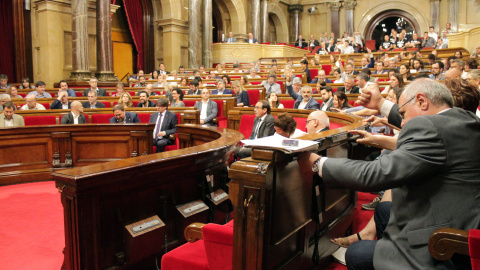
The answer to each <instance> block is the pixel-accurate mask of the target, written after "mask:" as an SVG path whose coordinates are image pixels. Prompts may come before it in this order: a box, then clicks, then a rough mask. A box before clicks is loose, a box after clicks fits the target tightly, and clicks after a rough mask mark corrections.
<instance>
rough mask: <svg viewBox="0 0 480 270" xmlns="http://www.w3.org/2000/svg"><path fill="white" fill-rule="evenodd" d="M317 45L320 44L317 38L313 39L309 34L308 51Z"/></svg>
mask: <svg viewBox="0 0 480 270" xmlns="http://www.w3.org/2000/svg"><path fill="white" fill-rule="evenodd" d="M317 46H320V43H319V42H318V40H316V39H315V37H314V36H313V35H310V40H309V41H308V47H309V48H310V51H311V50H313V49H314V48H315V47H317Z"/></svg>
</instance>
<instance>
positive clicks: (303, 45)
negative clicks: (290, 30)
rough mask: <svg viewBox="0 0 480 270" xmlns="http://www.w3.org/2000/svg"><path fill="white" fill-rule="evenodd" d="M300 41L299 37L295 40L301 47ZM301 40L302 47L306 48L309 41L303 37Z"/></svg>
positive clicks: (296, 44) (296, 45) (297, 45)
mask: <svg viewBox="0 0 480 270" xmlns="http://www.w3.org/2000/svg"><path fill="white" fill-rule="evenodd" d="M299 42H300V41H299V40H298V39H297V40H296V41H295V47H299ZM301 42H302V48H306V47H307V46H308V44H307V42H305V39H304V38H302V40H301Z"/></svg>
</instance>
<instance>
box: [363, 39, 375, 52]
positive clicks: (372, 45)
mask: <svg viewBox="0 0 480 270" xmlns="http://www.w3.org/2000/svg"><path fill="white" fill-rule="evenodd" d="M365 47H366V48H367V49H370V50H372V51H374V50H375V40H367V41H366V42H365Z"/></svg>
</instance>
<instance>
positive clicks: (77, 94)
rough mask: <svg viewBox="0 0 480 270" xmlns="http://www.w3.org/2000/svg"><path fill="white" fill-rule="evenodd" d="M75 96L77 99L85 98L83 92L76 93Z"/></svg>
mask: <svg viewBox="0 0 480 270" xmlns="http://www.w3.org/2000/svg"><path fill="white" fill-rule="evenodd" d="M75 95H76V96H77V97H83V92H82V91H75Z"/></svg>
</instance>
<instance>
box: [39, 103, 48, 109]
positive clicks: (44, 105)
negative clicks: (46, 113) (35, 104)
mask: <svg viewBox="0 0 480 270" xmlns="http://www.w3.org/2000/svg"><path fill="white" fill-rule="evenodd" d="M40 104H42V105H43V107H45V109H47V110H50V103H40Z"/></svg>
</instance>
